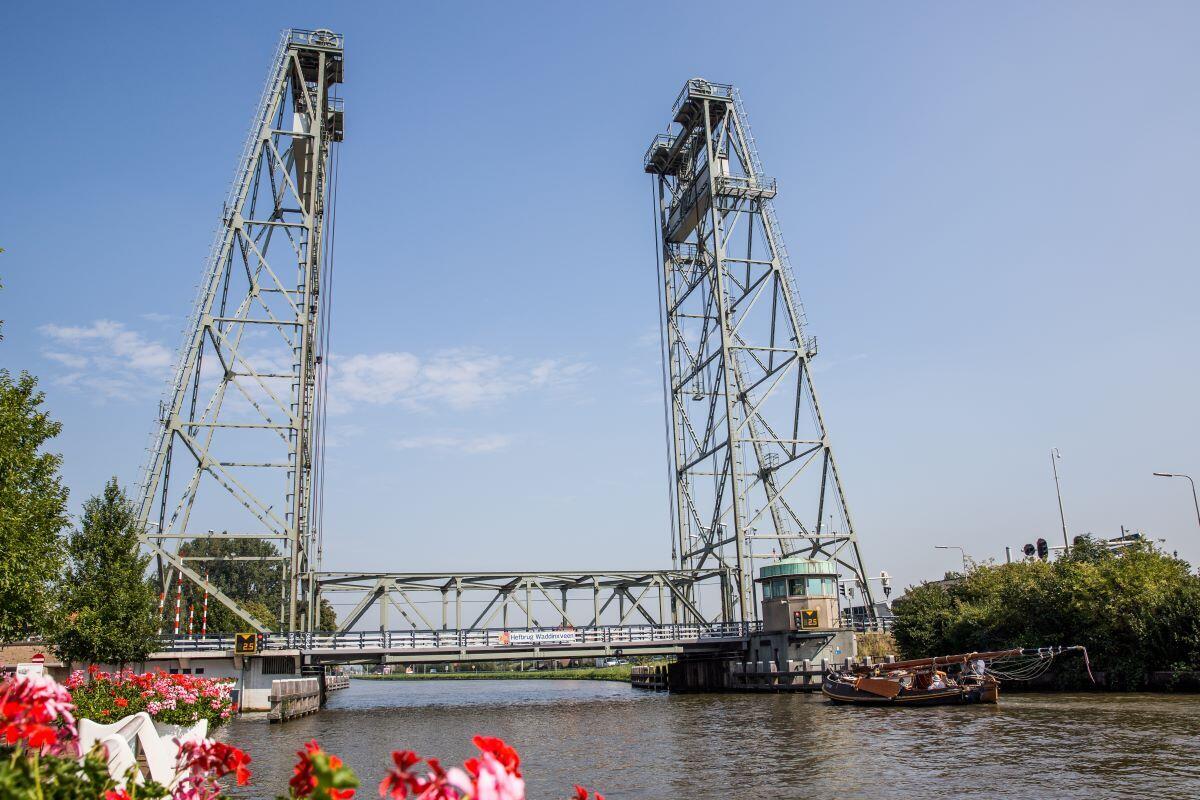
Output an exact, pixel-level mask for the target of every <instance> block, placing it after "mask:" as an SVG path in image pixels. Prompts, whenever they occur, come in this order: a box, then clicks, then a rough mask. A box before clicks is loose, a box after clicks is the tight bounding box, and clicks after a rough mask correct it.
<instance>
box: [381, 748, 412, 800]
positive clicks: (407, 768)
mask: <svg viewBox="0 0 1200 800" xmlns="http://www.w3.org/2000/svg"><path fill="white" fill-rule="evenodd" d="M392 763H393V764H395V766H394V767H392V768H391V769H389V770H388V772H387V775H385V776H384V778H383V780H382V781H381V782H380V783H379V796H380V797H391V798H393V800H404V798H406V797H408V792H409V789H413V790H414V791H415V783H416V781H418V780H419V778H417V776H416V775H414V774H413V772H412V768H413V767H415V766H416V765H417V764H419V763H421V757H420V756H418V755H417V754H416V753H414V752H413V751H412V750H394V751H392Z"/></svg>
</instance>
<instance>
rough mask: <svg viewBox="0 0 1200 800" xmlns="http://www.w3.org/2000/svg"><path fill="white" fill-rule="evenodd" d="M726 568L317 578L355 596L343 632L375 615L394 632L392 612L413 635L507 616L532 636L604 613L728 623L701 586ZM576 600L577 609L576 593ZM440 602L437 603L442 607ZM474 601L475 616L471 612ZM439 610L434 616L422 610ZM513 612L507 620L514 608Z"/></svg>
mask: <svg viewBox="0 0 1200 800" xmlns="http://www.w3.org/2000/svg"><path fill="white" fill-rule="evenodd" d="M730 580H731V578H730V576H729V572H728V570H725V569H720V568H713V569H707V570H643V571H628V570H626V571H616V570H614V571H587V572H571V571H559V572H553V571H547V572H462V573H440V572H439V573H434V572H409V573H400V572H397V573H373V572H323V573H320V574H319V575H318V576H317V584H318V586H319V588H320V593H321V595H322V596H329V597H333V596H334V595H336V594H337V593H351V594H355V595H357V596H358V598H359V600H358V603H357V604H356V605H355V606H354V608H353V609H352V610H350V611H349V612H347V613H344V614H342V615H341V620H340V628H339V633H344V632H347V631H350V630H351V629H352V628H354V627H355V626H357V625H359V623H360V622H361V621H362V620H363V619H364V617H366V615H367V614H368V612H370V611H371V610H374V611H375V613H376V614H377V615H378V628H379V629H380V630H389V629H391V625H390V624H389V613H390V611H392V610H395V611H396V612H397V613H399V614H400V616H401V617H403V619H404V621H405V622H406V623H407V624H408V625H409V626H411V627H412V628H413V629H422V628H423V629H438V628H440V629H441V630H456V631H466V632H473V631H480V630H488V629H490V628H493V627H495V625H496V623H499V624H500V625H501V626H502V627H503V628H509V627H510V625H509V622H510V617H512V618H514V619H517V620H520V625H519V627H521V628H523V629H527V630H532V629H539V628H542V627H544V623H545V622H546V621H549V620H556V621H558V622H559V623H560V624H561V626H563V627H577V626H581V625H582V626H586V627H594V626H598V625H602V624H603V620H604V619H605V615H608V618H610V619H611V618H616V620H617V624H618V625H625V624H627V623H629V622H631V621H637V622H644V623H646V624H648V625H665V624H673V623H681V622H698V623H702V624H710V623H721V622H725V621H728V620H726V619H725V617H724V616H723V614H722V609H717V610H716V611H715V612H706V611H705V610H704V608H703V603H702V602H701V600H700V598H699V596H698V595H699V592H698V587H700V586H701V585H702V584H711V585H713V586H714V587H723V586H725V585H726V584H728V583H729V581H730ZM572 594H574V595H575V597H574V604H572V603H571V595H572ZM438 601H440V602H438ZM467 603H469V604H470V605H471V606H472V607H473V608H474V609H478V610H474V611H467V610H466V609H465V608H464V605H465V604H467ZM429 605H440V607H441V612H440V615H441V616H440V623H439V622H436V621H435V619H437V616H436V615H433V618H431V615H429V614H428V609H426V610H422V606H429ZM510 607H512V609H513V613H512V614H511V615H510V612H509V609H510Z"/></svg>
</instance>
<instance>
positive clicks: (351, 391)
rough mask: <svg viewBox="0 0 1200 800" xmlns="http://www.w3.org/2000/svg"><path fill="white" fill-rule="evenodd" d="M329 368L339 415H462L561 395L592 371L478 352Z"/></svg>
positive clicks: (368, 359) (358, 358) (335, 363)
mask: <svg viewBox="0 0 1200 800" xmlns="http://www.w3.org/2000/svg"><path fill="white" fill-rule="evenodd" d="M331 363H332V369H333V374H334V380H333V385H332V388H331V392H332V398H334V399H336V401H337V403H338V405H337V408H338V410H346V406H347V405H348V404H352V403H356V402H357V403H369V404H372V405H387V404H391V403H396V404H399V405H403V406H406V407H408V408H410V409H413V410H427V409H431V408H437V407H442V406H445V407H449V408H452V409H454V410H456V411H462V410H465V409H470V408H480V407H486V406H490V405H495V404H497V403H500V402H502V401H504V400H507V399H509V398H511V397H513V396H515V395H518V394H521V393H524V392H529V391H533V390H547V389H564V388H567V387H569V386H571V385H573V384H574V383H575V382H576V381H577V380H578V379H579V378H580V377H581V376H583V375H585V374H586V373H587V372H588V371H590V369H591V368H590V366H589V365H587V364H585V363H582V362H576V361H568V360H564V359H540V360H523V359H516V358H512V357H509V356H500V355H493V354H488V353H484V352H481V351H479V350H444V351H441V352H438V353H435V354H434V355H432V356H430V357H429V358H426V359H422V358H419V357H418V356H416V355H414V354H412V353H374V354H358V355H352V356H349V357H343V358H334V359H333V360H332V362H331Z"/></svg>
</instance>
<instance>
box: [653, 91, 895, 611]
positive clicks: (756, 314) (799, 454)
mask: <svg viewBox="0 0 1200 800" xmlns="http://www.w3.org/2000/svg"><path fill="white" fill-rule="evenodd" d="M672 113H673V121H672V124H671V125H670V126H669V128H668V132H667V133H665V134H660V135H658V136H657V137H655V139H654V140H653V142H652V143H651V145H650V148H649V149H648V150H647V152H646V157H645V164H644V166H645V171H646V172H648V173H650V174H651V175H653V176H655V177H654V186H655V202H656V207H655V214H656V220H655V221H656V224H657V228H658V232H659V237H660V238H659V242H660V245H661V262H660V267H661V273H660V283H659V286H660V292H661V297H660V300H661V304H662V305H661V310H662V316H663V326H662V335H663V342H662V343H663V360H664V376H663V377H664V384H665V387H664V388H665V394H666V398H667V403H668V405H669V413H668V414H667V415H666V416H667V420H668V426H669V429H668V433H669V436H670V439H671V447H670V459H671V462H670V466H671V474H672V484H673V485H672V512H673V513H672V526H673V529H674V530H673V536H672V539H673V541H672V551H673V552H674V553H675V556H676V566H678V567H679V568H683V569H689V568H690V569H704V568H713V567H724V568H728V569H729V570H730V572H731V574H732V575H734V576H735V579H734V581H733V583H734V584H735V585H733V586H731V589H730V591H729V592H728V593H727V595H726V597H725V598H724V602H725V603H726V604H727V605H728V608H727V609H726V612H725V614H724V618H725V619H731V620H743V621H746V620H753V619H757V617H758V608H757V603H756V602H755V591H754V583H753V580H754V577H755V567H754V564H755V561H756V560H760V561H761V560H764V559H772V558H775V557H787V556H801V557H813V558H830V559H833V560H835V561H836V562H837V563H838V564H839V565H840V568H841V569H843V570H844V572H843V574H847V576H848V577H851V579H852V580H854V581H856V582H857V584H858V587H859V589H860V592H861V597H862V598H863V604H864V607H865V610H866V613H867V615H868V617H869V618H873V615H874V606H873V604H872V598H871V592H870V585H869V583H868V582H867V575H866V571H865V569H864V566H863V560H862V555H861V554H860V552H859V548H858V542H857V538H856V536H855V531H854V525H853V521H852V519H851V516H850V510H849V507H848V505H847V503H846V497H845V493H844V492H843V489H842V482H841V480H840V478H839V476H838V470H837V464H836V462H835V460H834V456H833V449H832V447H831V445H830V442H829V435H828V432H827V430H826V427H825V421H824V418H823V417H822V414H821V406H820V404H819V403H818V401H817V394H816V390H815V388H814V386H813V376H812V371H811V363H812V359H813V357H814V356H815V355H816V349H817V348H816V341H815V339H813V338H812V337H810V336H809V335H808V333H807V331H806V330H805V318H804V311H803V309H802V307H801V305H800V298H799V295H798V293H797V291H796V289H795V284H794V278H793V275H792V269H791V266H790V263H789V261H788V256H787V250H786V249H785V248H784V244H783V239H782V238H781V236H780V232H779V224H778V221H777V219H776V216H775V212H774V210H773V208H772V204H771V200H772V198H773V197H774V196H775V181H774V180H773V179H771V178H768V177H766V176H765V175H764V174H763V170H762V165H761V163H760V161H759V158H758V153H757V151H756V146H755V142H754V139H753V137H752V135H751V133H750V129H749V126H748V122H747V119H746V113H745V110H744V108H743V106H742V103H741V100H740V96H739V95H738V92H737V90H736V89H735V88H734V87H732V86H729V85H723V84H716V83H709V82H707V81H704V80H701V79H692V80H690V81H688V82H687V85H686V86H685V87H684V88H683V91H682V92H681V93H680V94H679V97H678V98H677V100H676V102H675V105H674V108H673V109H672Z"/></svg>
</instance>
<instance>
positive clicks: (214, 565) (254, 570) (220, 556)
mask: <svg viewBox="0 0 1200 800" xmlns="http://www.w3.org/2000/svg"><path fill="white" fill-rule="evenodd" d="M179 554H180V556H183V557H186V558H189V559H193V560H191V561H189V565H190V566H191V567H192V568H193V569H195V570H196V571H197V572H198V573H200V575H202V576H204V575H207V577H208V581H209V583H210V584H211V585H212V586H214V587H216V588H219V589H220V590H221V591H222V592H224V593H225V594H227V595H229V596H230V597H232V598H233V599H234V600H236V601H237V602H238V603H239V604H240V605H241V606H242V608H244V609H245V610H246V611H247V612H248V613H249V614H250V615H251V616H253V617H254V618H255V619H257V620H258V621H259V622H261V623H262V624H263V625H265V626H266V627H268V628H270V629H271V630H275V631H278V630H286V628H287V625H286V624H285V621H283V620H281V619H280V618H279V601H280V596H281V592H282V589H283V586H282V584H281V583H280V580H281V578H280V576H281V575H282V569H283V561H282V560H281V559H280V558H279V549H278V548H277V547H276V546H275V545H274V544H272V543H271V542H267V541H263V540H260V539H223V538H221V537H217V536H213V537H202V538H197V539H192V540H191V541H189V542H187V543H185V544H184V545H183V546H182V547H181V548H180V549H179ZM247 556H255V557H257V558H260V559H263V560H261V561H257V560H250V561H238V560H234V559H236V558H245V557H247ZM195 559H202V560H195ZM174 601H175V598H174V597H168V598H167V606H168V609H167V612H168V613H167V616H168V617H170V618H171V619H172V620H173V619H174V605H173V603H174ZM203 602H204V587H203V586H197V585H195V584H194V583H193V582H192V581H190V580H185V581H184V584H183V601H182V613H181V617H182V619H184V620H186V619H187V609H188V607H189V606H194V607H195V609H196V613H197V614H200V610H201V607H202V604H203ZM305 606H306V603H304V602H303V601H301V603H300V604H299V608H298V611H297V613H298V614H299V615H300V616H301V617H303V615H304V613H305V611H306V608H305ZM195 624H196V632H197V633H198V632H199V630H200V627H199V626H200V618H199V616H197V618H196V623H195ZM336 625H337V614H336V613H335V612H334V609H333V606H331V605H330V604H329V603H328V602H327V601H325V600H322V601H321V613H320V621H319V622H318V627H319V628H320V629H321V630H333V629H334V628H335V627H336ZM208 630H209V631H210V632H212V633H233V632H236V631H245V630H247V625H246V622H245V621H243V620H242V619H241V618H240V617H238V616H237V615H236V614H234V613H233V612H232V611H230V610H229V609H228V608H226V607H225V606H224V605H223V604H222V603H220V602H218V601H217V600H214V599H212V598H211V597H210V598H209V603H208Z"/></svg>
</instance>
